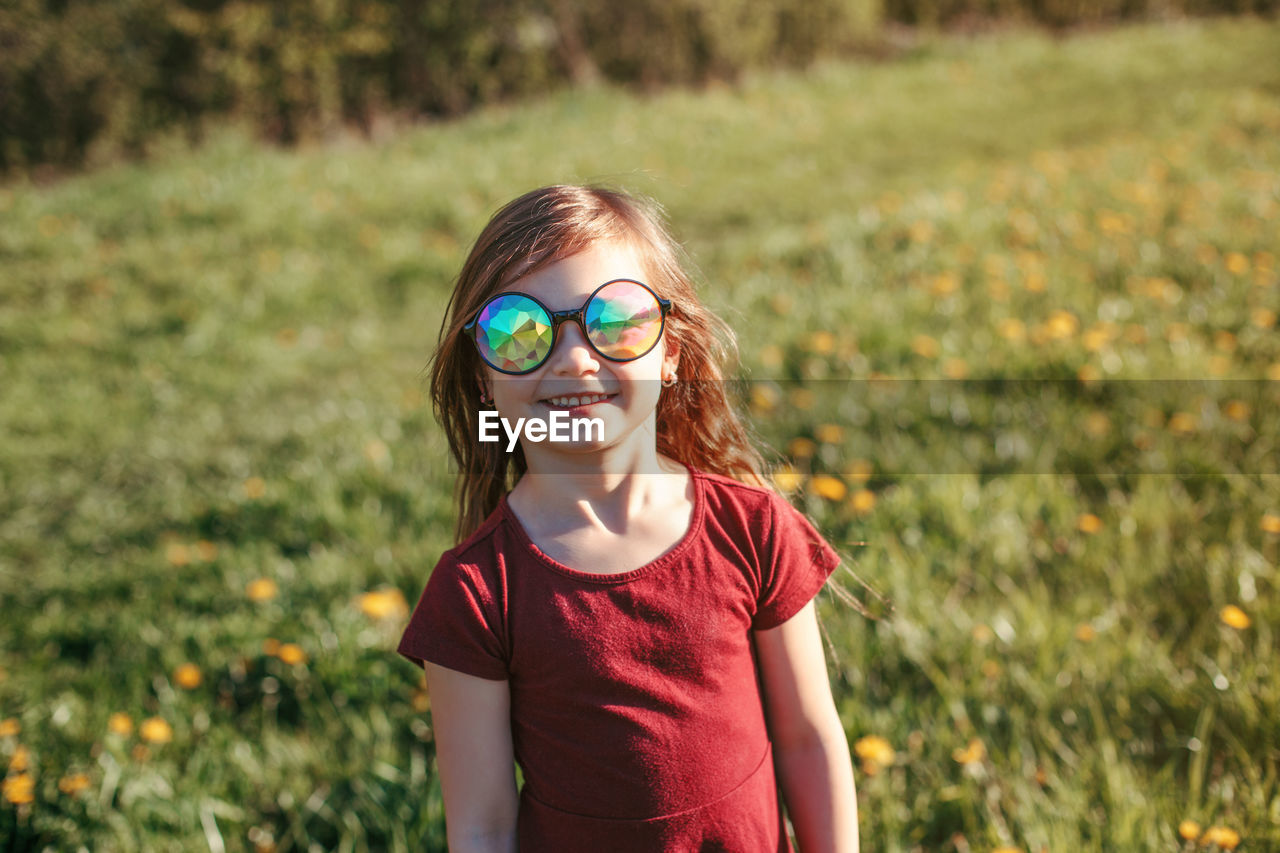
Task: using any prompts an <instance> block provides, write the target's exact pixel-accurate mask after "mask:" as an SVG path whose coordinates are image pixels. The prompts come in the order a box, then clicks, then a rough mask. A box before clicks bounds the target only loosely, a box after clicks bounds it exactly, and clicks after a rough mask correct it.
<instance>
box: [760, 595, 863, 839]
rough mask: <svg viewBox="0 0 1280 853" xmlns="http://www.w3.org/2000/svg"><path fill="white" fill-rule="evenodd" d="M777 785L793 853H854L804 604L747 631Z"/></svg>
mask: <svg viewBox="0 0 1280 853" xmlns="http://www.w3.org/2000/svg"><path fill="white" fill-rule="evenodd" d="M755 641H756V651H757V653H758V655H759V659H760V672H761V676H762V680H763V684H764V692H765V711H766V713H767V715H768V723H769V736H770V739H771V740H772V741H773V748H774V755H775V760H776V764H777V768H778V777H779V778H778V781H779V782H780V784H781V786H782V797H783V800H784V801H785V802H786V806H787V814H788V815H789V816H790V818H791V823H792V826H794V827H795V831H796V841H797V842H798V843H799V845H800V851H801V853H828V852H829V853H857V851H858V800H857V795H856V793H855V792H854V787H853V762H852V760H851V759H850V757H849V741H848V739H847V738H846V737H845V733H844V726H843V725H841V723H840V717H839V715H838V714H837V713H836V706H835V700H833V699H832V697H831V685H830V683H829V682H828V681H827V661H826V657H825V655H824V654H823V649H822V637H821V635H820V634H819V632H818V619H817V616H816V613H815V610H814V604H813V602H812V601H810V602H809V603H808V604H806V605H805V606H804V609H802V610H801V611H800V612H799V613H797V614H796V615H795V616H793V617H791V618H790V619H788V620H787V621H786V622H784V623H783V624H781V625H779V626H778V627H776V628H771V629H769V630H767V631H756V632H755Z"/></svg>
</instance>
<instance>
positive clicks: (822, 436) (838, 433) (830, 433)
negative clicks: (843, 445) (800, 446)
mask: <svg viewBox="0 0 1280 853" xmlns="http://www.w3.org/2000/svg"><path fill="white" fill-rule="evenodd" d="M813 435H814V437H815V438H817V439H818V441H820V442H822V443H823V444H839V443H840V442H841V441H844V430H843V429H841V428H840V425H839V424H818V425H817V426H816V427H814V430H813Z"/></svg>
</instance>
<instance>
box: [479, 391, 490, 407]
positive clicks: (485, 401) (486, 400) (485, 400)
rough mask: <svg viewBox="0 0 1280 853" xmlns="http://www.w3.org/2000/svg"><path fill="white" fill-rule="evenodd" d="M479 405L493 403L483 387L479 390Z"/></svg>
mask: <svg viewBox="0 0 1280 853" xmlns="http://www.w3.org/2000/svg"><path fill="white" fill-rule="evenodd" d="M480 405H482V406H491V405H493V400H492V399H491V398H490V397H489V392H488V391H485V390H483V389H481V391H480Z"/></svg>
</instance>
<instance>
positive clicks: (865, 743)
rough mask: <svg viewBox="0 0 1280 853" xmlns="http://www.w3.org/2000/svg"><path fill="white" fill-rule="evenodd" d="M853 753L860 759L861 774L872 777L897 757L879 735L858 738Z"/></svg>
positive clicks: (887, 742)
mask: <svg viewBox="0 0 1280 853" xmlns="http://www.w3.org/2000/svg"><path fill="white" fill-rule="evenodd" d="M853 751H854V754H856V755H857V756H858V758H860V759H862V772H864V773H866V774H867V775H868V776H874V775H876V774H877V773H879V772H880V770H881V769H882V768H885V767H888V766H890V765H891V764H893V762H894V760H895V758H896V757H897V753H895V752H894V750H893V747H892V746H891V745H890V744H889V741H887V740H885V739H884V738H882V737H881V736H880V735H867V736H865V737H861V738H858V740H857V741H856V742H855V743H854V745H853Z"/></svg>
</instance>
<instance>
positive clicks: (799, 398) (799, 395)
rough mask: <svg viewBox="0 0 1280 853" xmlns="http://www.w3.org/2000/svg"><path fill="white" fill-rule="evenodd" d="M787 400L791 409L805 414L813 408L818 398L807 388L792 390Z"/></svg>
mask: <svg viewBox="0 0 1280 853" xmlns="http://www.w3.org/2000/svg"><path fill="white" fill-rule="evenodd" d="M789 399H790V402H791V407H792V408H793V409H797V410H799V411H801V412H807V411H809V410H810V409H812V408H813V404H814V403H815V402H817V399H818V398H817V397H816V396H815V395H814V393H813V392H812V391H810V390H809V389H808V388H793V389H791V394H790V396H789Z"/></svg>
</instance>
